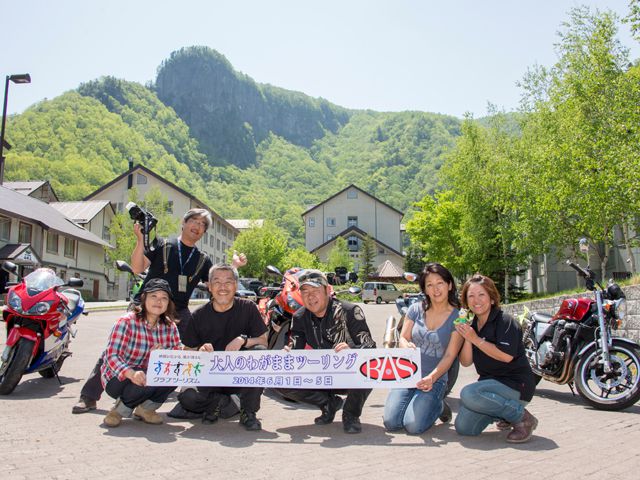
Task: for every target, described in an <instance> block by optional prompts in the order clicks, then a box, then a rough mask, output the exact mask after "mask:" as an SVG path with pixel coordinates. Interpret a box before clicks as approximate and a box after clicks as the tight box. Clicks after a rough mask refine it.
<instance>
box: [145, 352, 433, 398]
mask: <svg viewBox="0 0 640 480" xmlns="http://www.w3.org/2000/svg"><path fill="white" fill-rule="evenodd" d="M420 378H422V377H421V373H420V350H418V349H415V350H414V349H410V348H397V349H384V348H374V349H363V350H356V349H347V350H342V351H341V352H338V353H336V352H335V351H333V350H292V351H291V352H285V351H284V350H252V351H242V352H194V351H188V350H185V351H182V350H154V351H153V352H151V356H150V357H149V367H148V368H147V385H149V386H203V387H204V386H217V387H265V388H313V389H322V388H335V389H344V388H413V387H415V385H416V382H417V381H418V380H420Z"/></svg>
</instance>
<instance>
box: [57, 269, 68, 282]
mask: <svg viewBox="0 0 640 480" xmlns="http://www.w3.org/2000/svg"><path fill="white" fill-rule="evenodd" d="M58 276H59V277H60V278H61V279H62V280H64V281H65V282H66V281H67V271H66V270H60V273H59V274H58Z"/></svg>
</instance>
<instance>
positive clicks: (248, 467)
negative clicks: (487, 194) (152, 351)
mask: <svg viewBox="0 0 640 480" xmlns="http://www.w3.org/2000/svg"><path fill="white" fill-rule="evenodd" d="M123 305H124V302H123V304H122V305H118V304H116V305H114V308H115V310H112V311H95V307H94V306H93V305H92V306H91V309H92V310H94V311H92V312H91V313H90V314H89V315H88V316H87V317H82V318H81V319H80V320H79V323H78V334H77V337H76V338H75V339H74V340H73V342H72V345H71V350H72V351H73V356H72V357H71V358H69V359H68V360H67V361H66V363H65V364H64V366H63V368H62V371H61V380H62V382H63V384H62V385H60V384H58V382H57V380H56V379H44V378H41V377H40V376H39V375H38V374H33V375H27V376H25V377H23V379H22V381H21V383H20V384H19V385H18V387H17V388H16V390H15V391H14V392H13V393H12V394H11V395H9V396H4V397H0V472H1V474H0V475H1V477H0V478H3V479H5V478H10V479H35V478H38V479H85V478H86V479H101V478H105V479H117V478H122V479H125V478H126V479H130V478H158V479H190V478H194V479H195V478H214V479H218V478H220V479H223V478H224V479H226V478H234V477H238V478H251V479H255V478H274V479H280V478H282V479H293V478H295V479H304V480H309V479H315V478H323V479H330V478H366V479H378V478H380V479H382V478H385V479H386V478H393V479H394V480H395V479H417V478H436V479H440V478H465V480H466V479H484V478H487V479H488V478H491V479H501V478H518V479H528V478H532V479H533V478H535V479H539V478H559V479H564V478H566V479H575V478H591V477H593V478H602V477H603V476H604V475H606V476H607V477H608V478H616V479H637V478H638V476H639V474H638V467H640V460H639V459H638V448H639V447H638V445H640V416H639V415H638V414H639V413H640V405H638V404H636V405H634V406H633V407H631V408H629V409H627V410H625V411H622V412H604V411H598V410H594V409H592V408H590V407H588V406H586V405H585V404H584V403H583V402H582V401H581V400H580V398H579V397H578V396H573V395H572V393H571V391H570V389H569V388H568V387H566V386H557V385H554V384H551V383H549V382H545V381H543V382H542V383H541V384H540V386H539V388H538V390H537V393H536V396H535V397H534V399H533V401H532V402H531V404H530V407H529V409H530V410H531V412H532V413H533V414H534V415H535V416H536V417H538V419H539V421H540V424H539V426H538V429H537V430H536V431H535V432H534V436H533V438H532V439H531V441H530V442H529V443H526V444H521V445H513V444H508V443H506V442H505V437H506V433H505V432H499V431H498V430H497V429H495V428H494V427H489V429H487V431H485V432H484V433H483V434H482V435H480V436H479V437H475V438H469V437H460V436H458V435H457V434H456V433H455V430H454V428H453V425H452V424H441V423H440V422H437V423H436V425H435V426H434V427H432V428H431V429H430V430H428V431H427V432H425V433H424V434H422V435H417V436H413V435H407V434H404V433H387V432H385V430H384V428H383V425H382V412H383V408H384V401H385V398H386V394H387V392H386V391H385V390H374V391H373V393H372V394H371V396H370V397H369V400H368V401H367V404H366V405H365V409H364V412H363V415H362V417H361V420H362V424H363V432H362V433H361V434H359V435H348V434H345V433H344V432H343V431H342V425H341V423H340V421H339V415H338V416H337V419H338V421H337V422H335V423H334V424H332V425H327V426H316V425H314V423H313V419H314V417H316V416H317V415H318V413H319V412H318V411H317V410H315V409H311V408H306V407H301V406H299V405H295V404H291V403H287V402H284V401H282V400H280V399H279V398H278V397H277V396H274V395H271V394H270V393H269V392H266V393H265V395H264V396H263V399H262V408H261V410H260V412H259V413H258V418H260V420H261V421H262V425H263V430H262V431H261V432H246V431H245V430H244V429H243V428H242V427H240V426H239V425H238V419H237V417H235V418H233V419H229V420H220V421H219V422H217V423H216V424H214V425H202V424H201V423H200V421H199V420H197V421H178V420H174V419H171V418H165V424H163V425H159V426H155V425H147V424H144V423H142V422H140V421H136V420H131V419H127V420H124V421H123V424H122V425H121V426H120V427H118V428H115V429H109V428H106V427H105V426H104V425H103V424H102V419H103V417H104V415H105V414H106V413H107V412H108V411H109V409H110V408H111V406H112V403H113V401H112V399H111V398H109V397H108V396H106V395H104V396H103V397H102V399H101V400H100V401H99V403H98V409H97V410H96V411H94V412H91V413H87V414H82V415H72V414H71V407H72V406H73V405H74V403H75V402H76V400H77V398H78V395H79V392H80V388H81V387H82V384H83V382H84V379H85V378H86V376H87V375H88V373H89V372H90V370H91V368H92V367H93V365H94V363H95V361H96V360H97V358H98V355H99V354H100V352H101V351H102V349H103V348H104V346H105V343H106V339H107V335H108V333H109V330H110V328H111V325H112V324H113V321H114V320H115V319H116V318H117V316H118V315H119V314H120V313H121V312H122V311H123ZM101 306H102V307H104V306H105V305H104V304H102V305H101ZM363 309H364V311H365V315H366V316H367V319H368V322H369V325H370V328H371V330H372V332H373V334H374V338H375V339H376V340H377V341H378V343H379V344H381V343H382V335H383V330H384V325H385V320H386V318H387V316H388V315H390V314H394V313H395V305H363ZM4 338H5V332H4V331H2V333H0V344H2V343H4ZM475 378H476V375H475V371H474V370H473V368H468V369H461V373H460V377H459V379H458V383H457V384H456V386H455V387H454V390H453V392H452V394H451V396H450V404H451V406H452V408H453V411H454V416H455V413H456V411H457V409H458V404H459V402H458V398H459V392H460V389H461V388H462V386H464V385H465V384H467V383H469V382H472V381H474V380H475ZM175 401H176V400H175V396H172V397H170V399H169V401H168V402H167V403H166V404H165V405H163V407H162V408H161V409H160V413H163V412H167V411H169V410H170V409H171V408H172V407H173V405H174V404H175Z"/></svg>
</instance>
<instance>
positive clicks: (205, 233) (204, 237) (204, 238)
mask: <svg viewBox="0 0 640 480" xmlns="http://www.w3.org/2000/svg"><path fill="white" fill-rule="evenodd" d="M208 242H209V234H208V233H207V232H204V235H203V236H202V243H203V244H204V245H206V244H207V243H208Z"/></svg>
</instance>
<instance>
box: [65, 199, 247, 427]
mask: <svg viewBox="0 0 640 480" xmlns="http://www.w3.org/2000/svg"><path fill="white" fill-rule="evenodd" d="M142 213H143V214H144V211H143V212H142ZM211 223H212V221H211V214H210V213H209V211H208V210H205V209H203V208H192V209H191V210H189V211H188V212H187V213H185V214H184V216H183V217H182V232H181V233H180V236H179V237H178V238H170V239H158V241H157V242H154V244H155V245H154V246H153V247H149V246H146V245H145V241H144V234H143V230H142V226H141V225H140V223H139V222H138V221H136V222H135V223H134V225H133V232H134V234H135V236H136V246H135V248H134V249H133V252H132V254H131V268H132V269H133V271H134V272H135V273H141V272H143V271H144V270H145V269H146V268H147V267H148V268H149V271H148V273H147V276H146V277H145V279H144V283H143V285H142V288H141V289H140V291H142V290H144V286H145V285H146V284H147V282H149V281H150V280H151V279H154V278H162V279H163V280H166V281H167V282H168V283H169V285H170V287H171V292H172V294H173V299H174V302H175V305H176V317H177V318H176V319H175V321H176V324H177V325H178V331H179V332H180V335H181V336H182V335H183V334H184V332H185V331H186V327H187V325H188V324H189V322H190V320H191V312H190V311H189V299H190V298H191V294H192V293H193V290H194V289H195V288H196V286H197V285H198V282H200V281H202V282H207V280H208V275H209V269H210V268H211V266H212V263H211V259H210V258H209V256H208V255H207V254H206V253H204V252H201V251H200V250H198V247H196V243H197V242H198V241H199V240H200V239H201V238H202V236H203V235H204V232H206V231H207V229H208V228H209V227H210V226H211ZM147 233H148V232H147ZM145 247H146V248H145ZM246 264H247V259H246V257H245V255H244V254H240V255H237V254H236V253H234V255H233V263H232V266H233V267H234V268H238V267H242V266H244V265H246ZM137 300H138V298H135V299H134V302H136V301H137ZM101 358H102V357H101ZM100 364H101V360H98V363H97V364H96V367H94V370H93V371H92V372H91V375H90V376H89V378H88V379H87V381H86V382H85V384H84V385H83V387H82V390H81V391H80V400H79V401H78V403H76V404H75V405H74V406H73V408H72V410H71V412H72V413H76V414H77V413H86V412H88V411H90V410H95V409H96V402H97V401H98V400H99V399H100V395H101V394H102V392H103V388H102V384H101V382H100Z"/></svg>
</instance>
